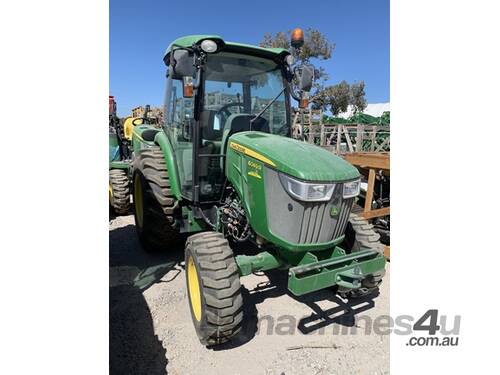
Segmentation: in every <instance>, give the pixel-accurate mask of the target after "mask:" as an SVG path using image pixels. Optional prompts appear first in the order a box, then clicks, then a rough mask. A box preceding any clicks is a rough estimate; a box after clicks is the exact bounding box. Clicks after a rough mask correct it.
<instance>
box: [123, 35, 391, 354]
mask: <svg viewBox="0 0 500 375" xmlns="http://www.w3.org/2000/svg"><path fill="white" fill-rule="evenodd" d="M292 36H293V39H292V45H293V46H294V48H296V49H300V48H301V45H302V43H303V34H302V32H301V31H300V30H295V31H294V33H293V34H292ZM294 51H295V50H292V53H294ZM164 62H165V64H166V66H167V88H166V98H165V108H164V113H165V116H164V117H165V118H164V124H163V126H162V128H161V129H158V128H154V127H152V126H150V125H138V126H136V127H135V128H134V133H133V138H132V141H133V151H134V158H133V197H134V216H135V223H136V228H137V233H138V236H139V239H140V241H141V243H142V246H143V247H144V248H145V249H146V250H162V249H166V250H168V248H169V247H171V248H172V247H173V244H174V243H176V242H177V240H178V239H179V236H181V235H184V236H186V234H187V235H189V237H188V238H187V241H186V245H185V267H186V284H187V290H188V293H187V295H188V298H189V306H190V311H191V315H192V320H193V323H194V326H195V328H196V332H197V335H198V337H199V339H200V341H201V343H202V344H204V345H216V344H220V343H223V342H226V341H228V340H229V339H231V338H232V337H233V336H235V335H236V334H237V333H238V332H239V331H240V329H241V326H242V319H243V312H242V305H243V301H242V293H241V287H240V277H243V276H246V275H250V274H251V273H254V272H257V271H267V270H271V269H281V270H283V272H287V273H288V289H289V291H290V292H291V293H292V294H293V295H295V296H301V295H304V294H306V293H311V292H314V291H317V290H320V289H324V288H330V287H333V291H332V292H337V293H340V294H341V295H343V296H345V297H347V298H350V297H355V296H359V295H363V294H368V293H371V292H373V291H374V290H375V289H376V288H377V287H378V285H379V284H380V282H381V279H382V276H383V274H384V269H385V258H384V257H383V255H382V246H381V244H380V242H379V241H378V240H379V236H378V235H377V234H376V233H375V232H374V231H373V229H372V226H371V225H370V224H368V222H367V221H365V220H364V219H362V218H361V217H358V216H356V215H354V214H352V213H351V208H352V206H353V204H354V203H355V200H356V196H357V195H358V193H359V188H360V175H359V173H358V170H357V169H356V168H354V167H353V166H352V165H350V164H349V163H347V162H346V161H344V160H343V159H341V158H339V157H337V156H335V155H333V154H331V153H330V152H328V151H326V150H323V149H321V148H319V147H317V146H314V145H310V144H306V143H304V142H300V141H298V140H294V139H292V138H291V121H290V111H291V104H290V101H291V98H294V99H295V100H298V101H299V103H300V106H302V107H304V106H306V105H307V99H308V92H309V90H310V89H311V86H312V82H313V69H312V68H311V67H309V66H308V65H304V64H303V65H297V64H295V66H294V61H293V56H292V54H291V53H290V52H289V51H287V50H285V49H280V48H260V47H257V46H251V45H246V44H239V43H233V42H227V41H225V40H224V39H222V38H221V37H220V36H216V35H192V36H186V37H182V38H179V39H177V40H175V41H174V42H173V43H172V44H171V45H170V46H169V47H168V49H167V51H166V54H165V56H164ZM243 242H246V243H248V244H250V245H249V246H238V244H239V243H243ZM242 248H245V249H251V250H249V251H247V252H246V253H244V254H242V253H241V251H242V250H239V249H242ZM252 249H255V251H253V250H252ZM250 251H251V252H250Z"/></svg>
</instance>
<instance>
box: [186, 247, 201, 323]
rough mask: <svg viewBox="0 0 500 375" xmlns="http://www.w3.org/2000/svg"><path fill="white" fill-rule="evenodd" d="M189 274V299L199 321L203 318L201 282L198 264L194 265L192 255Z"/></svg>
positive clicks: (188, 266) (189, 261)
mask: <svg viewBox="0 0 500 375" xmlns="http://www.w3.org/2000/svg"><path fill="white" fill-rule="evenodd" d="M187 276H188V277H187V279H188V290H189V301H190V302H191V308H192V310H193V314H194V318H195V319H196V320H197V321H198V322H199V321H200V320H201V295H200V283H199V282H198V273H197V272H196V266H195V265H194V260H193V257H192V256H190V257H189V259H188V264H187Z"/></svg>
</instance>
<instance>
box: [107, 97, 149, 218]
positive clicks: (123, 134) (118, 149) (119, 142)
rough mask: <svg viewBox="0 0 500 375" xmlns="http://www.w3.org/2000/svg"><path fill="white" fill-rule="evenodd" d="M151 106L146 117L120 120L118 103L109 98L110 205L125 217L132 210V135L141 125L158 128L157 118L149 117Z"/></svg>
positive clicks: (146, 111) (146, 109)
mask: <svg viewBox="0 0 500 375" xmlns="http://www.w3.org/2000/svg"><path fill="white" fill-rule="evenodd" d="M148 112H149V105H146V107H145V111H144V116H142V117H134V116H129V117H125V118H123V119H120V118H119V117H118V115H117V113H116V101H115V99H114V97H113V96H111V95H110V96H109V204H110V206H111V207H112V208H113V210H114V211H115V213H117V214H120V215H124V214H127V213H128V212H129V210H130V176H131V161H132V133H133V132H134V127H135V126H136V125H139V124H148V125H151V126H157V125H158V121H157V119H155V118H150V117H148Z"/></svg>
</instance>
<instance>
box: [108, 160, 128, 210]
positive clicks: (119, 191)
mask: <svg viewBox="0 0 500 375" xmlns="http://www.w3.org/2000/svg"><path fill="white" fill-rule="evenodd" d="M109 204H110V205H111V207H112V208H113V210H114V211H115V213H116V214H118V215H126V214H127V213H128V212H129V209H130V189H129V181H128V176H127V172H126V171H125V170H123V169H110V171H109Z"/></svg>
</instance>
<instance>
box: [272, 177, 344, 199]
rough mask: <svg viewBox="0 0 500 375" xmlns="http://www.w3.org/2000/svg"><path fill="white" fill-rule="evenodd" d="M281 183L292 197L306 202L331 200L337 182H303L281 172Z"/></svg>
mask: <svg viewBox="0 0 500 375" xmlns="http://www.w3.org/2000/svg"><path fill="white" fill-rule="evenodd" d="M279 176H280V180H281V184H282V185H283V187H284V188H285V190H286V191H287V192H288V194H290V195H291V196H292V197H294V198H296V199H299V200H301V201H306V202H317V201H329V200H330V199H331V198H332V194H333V189H334V188H335V184H322V183H311V182H302V181H299V180H296V179H294V178H292V177H289V176H287V175H284V174H281V173H280V174H279Z"/></svg>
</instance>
